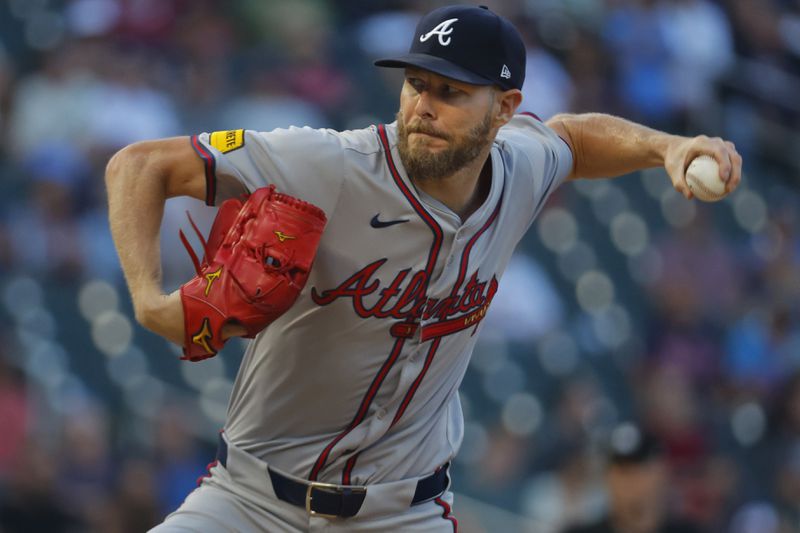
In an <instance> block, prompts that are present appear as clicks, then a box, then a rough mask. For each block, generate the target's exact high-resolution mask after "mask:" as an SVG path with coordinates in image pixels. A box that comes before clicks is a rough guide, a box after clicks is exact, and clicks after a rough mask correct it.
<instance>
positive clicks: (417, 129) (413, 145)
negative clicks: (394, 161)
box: [397, 110, 492, 181]
mask: <svg viewBox="0 0 800 533" xmlns="http://www.w3.org/2000/svg"><path fill="white" fill-rule="evenodd" d="M491 124H492V117H491V110H490V111H489V112H487V113H486V116H484V118H483V120H482V121H481V122H480V123H479V124H477V125H476V126H475V127H473V128H472V129H471V130H470V131H468V132H467V133H466V134H464V135H456V134H453V133H449V132H444V131H439V130H437V129H435V128H433V126H431V125H430V124H429V123H427V122H425V121H423V120H421V119H419V118H417V119H416V120H414V121H413V122H411V123H410V124H409V125H408V126H406V125H405V123H404V122H403V117H402V111H399V112H398V113H397V136H398V143H397V149H398V151H399V152H400V159H401V161H402V162H403V166H404V167H405V169H406V171H407V172H408V175H409V176H411V177H413V178H414V179H415V180H420V181H423V180H439V179H442V178H445V177H447V176H450V175H452V174H454V173H455V172H456V171H458V170H461V169H462V168H464V167H465V166H466V165H467V164H469V163H471V162H472V161H474V160H475V158H477V157H478V155H480V153H481V152H482V151H483V149H484V148H485V147H486V146H487V145H489V143H491V141H492V140H491V138H490V136H489V133H490V131H491ZM412 133H424V134H426V135H427V136H426V135H414V136H412V137H411V138H410V139H409V136H410V135H411V134H412ZM428 136H430V137H428ZM438 139H443V140H445V141H447V147H446V148H444V149H439V150H435V149H434V148H433V146H432V145H433V144H435V143H436V142H437V140H438Z"/></svg>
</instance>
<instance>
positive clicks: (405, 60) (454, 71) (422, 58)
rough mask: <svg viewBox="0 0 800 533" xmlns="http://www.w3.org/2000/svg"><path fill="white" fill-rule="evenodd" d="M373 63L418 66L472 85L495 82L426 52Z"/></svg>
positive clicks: (398, 66) (379, 65)
mask: <svg viewBox="0 0 800 533" xmlns="http://www.w3.org/2000/svg"><path fill="white" fill-rule="evenodd" d="M374 64H375V66H376V67H389V68H405V67H418V68H421V69H424V70H430V71H431V72H435V73H436V74H441V75H442V76H445V77H447V78H452V79H454V80H458V81H463V82H465V83H471V84H473V85H493V84H494V83H495V82H494V81H492V80H490V79H488V78H484V77H483V76H481V75H479V74H475V73H474V72H472V71H469V70H467V69H465V68H462V67H459V66H458V65H456V64H455V63H451V62H450V61H448V60H446V59H442V58H441V57H435V56H429V55H427V54H406V55H403V56H398V57H392V58H386V59H379V60H377V61H375V63H374Z"/></svg>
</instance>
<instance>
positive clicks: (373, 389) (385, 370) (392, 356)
mask: <svg viewBox="0 0 800 533" xmlns="http://www.w3.org/2000/svg"><path fill="white" fill-rule="evenodd" d="M404 343H405V339H403V338H400V339H397V340H396V341H395V343H394V346H393V347H392V351H391V352H390V353H389V357H388V358H387V359H386V361H384V362H383V365H382V366H381V369H380V370H379V371H378V374H377V375H376V376H375V378H374V379H373V380H372V384H371V385H370V386H369V389H367V394H366V395H364V398H363V399H362V400H361V406H360V407H359V408H358V412H357V413H356V416H355V417H353V421H352V422H350V425H349V426H347V429H345V430H344V431H342V432H341V433H339V434H338V435H337V436H336V438H334V439H333V440H332V441H331V442H330V443H329V444H328V445H327V446H326V447H325V449H324V450H322V453H321V454H319V457H317V461H316V462H315V463H314V468H312V469H311V474H310V475H309V476H308V479H309V480H310V481H316V480H317V476H318V475H319V471H320V470H322V467H323V466H325V462H326V461H327V460H328V455H329V454H330V453H331V450H332V449H333V447H334V446H336V443H338V442H339V441H340V440H342V439H343V438H344V436H345V435H347V434H348V433H350V432H351V431H353V429H354V428H355V427H356V426H357V425H359V424H360V423H361V422H362V421H363V420H364V417H365V416H366V415H367V410H368V409H369V406H370V404H371V403H372V400H373V399H374V398H375V395H376V394H377V393H378V389H380V388H381V385H382V384H383V380H384V379H385V378H386V376H387V374H389V370H391V368H392V366H393V365H394V363H395V361H397V358H398V357H399V355H400V352H401V351H402V349H403V344H404Z"/></svg>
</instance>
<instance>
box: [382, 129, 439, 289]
mask: <svg viewBox="0 0 800 533" xmlns="http://www.w3.org/2000/svg"><path fill="white" fill-rule="evenodd" d="M378 136H379V137H380V140H381V144H383V152H384V154H386V164H387V165H389V170H390V171H391V173H392V178H394V182H395V183H396V184H397V186H398V187H399V188H400V191H401V192H402V193H403V195H404V196H405V197H406V199H407V200H408V202H409V203H410V204H411V207H413V208H414V211H416V212H417V214H418V215H419V216H420V217H421V218H422V220H424V221H425V223H426V224H427V225H428V227H429V228H431V231H432V232H433V237H434V238H433V243H432V244H431V249H430V252H429V253H428V264H427V266H426V267H425V272H427V273H428V279H430V277H431V274H432V273H433V267H434V266H436V259H437V258H438V256H439V249H440V248H441V247H442V228H441V227H440V226H439V224H438V223H437V222H436V220H435V219H434V218H433V217H432V216H431V215H430V213H428V212H427V211H426V210H425V208H424V207H423V206H422V204H421V203H420V202H419V200H417V198H416V196H414V194H413V193H412V192H411V191H410V190H409V188H408V187H407V186H406V184H405V182H404V181H403V178H401V177H400V173H399V172H398V171H397V166H395V164H394V159H393V158H392V150H391V147H390V146H389V137H388V136H387V135H386V126H385V125H383V124H381V125H380V126H378ZM425 292H427V291H425ZM425 292H423V294H425Z"/></svg>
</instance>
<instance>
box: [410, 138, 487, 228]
mask: <svg viewBox="0 0 800 533" xmlns="http://www.w3.org/2000/svg"><path fill="white" fill-rule="evenodd" d="M491 149H492V145H491V143H490V144H489V146H487V147H486V149H485V150H484V151H483V152H481V153H480V155H478V157H476V158H475V160H474V161H473V162H472V163H469V164H467V165H466V166H465V167H464V168H462V169H460V170H458V171H456V172H455V173H453V174H451V175H450V176H446V177H444V178H440V179H435V180H417V179H414V177H413V176H412V177H411V181H412V182H413V183H414V185H415V186H416V187H417V188H418V189H421V190H423V191H425V192H426V193H427V194H429V195H430V196H432V197H434V198H436V199H437V200H439V201H440V202H442V203H443V204H444V205H446V206H447V207H449V208H450V209H452V210H453V211H454V212H455V213H456V214H457V215H458V216H459V217H460V218H461V220H462V221H463V220H466V219H467V218H469V216H470V215H471V214H472V213H474V212H475V211H476V210H477V209H478V208H479V207H480V206H481V204H483V202H484V200H486V197H487V196H488V195H489V190H490V188H491V184H492V160H491V158H490V157H489V153H490V152H491Z"/></svg>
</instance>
